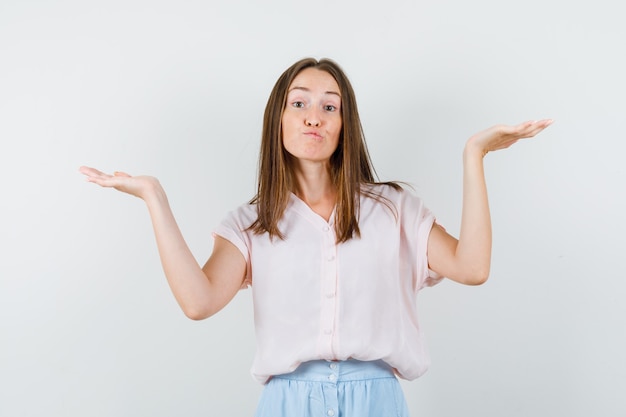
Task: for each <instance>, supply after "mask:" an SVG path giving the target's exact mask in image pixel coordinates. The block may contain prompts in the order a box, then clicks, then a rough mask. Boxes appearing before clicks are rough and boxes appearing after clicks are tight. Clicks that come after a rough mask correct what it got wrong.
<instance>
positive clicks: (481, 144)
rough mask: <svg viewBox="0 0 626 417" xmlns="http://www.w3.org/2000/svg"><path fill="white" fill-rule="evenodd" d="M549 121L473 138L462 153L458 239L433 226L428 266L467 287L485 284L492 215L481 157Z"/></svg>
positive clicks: (529, 134) (533, 132) (495, 129)
mask: <svg viewBox="0 0 626 417" xmlns="http://www.w3.org/2000/svg"><path fill="white" fill-rule="evenodd" d="M551 123H552V120H541V121H538V122H526V123H522V124H519V125H517V126H502V125H500V126H494V127H491V128H489V129H487V130H484V131H482V132H480V133H477V134H476V135H474V136H472V137H471V138H470V139H469V140H468V141H467V143H466V145H465V150H464V152H463V210H462V214H461V230H460V233H459V239H458V240H457V239H456V238H454V237H453V236H451V235H449V234H448V233H447V232H446V231H445V230H444V229H443V228H442V227H440V226H438V225H434V226H433V228H432V230H431V233H430V236H429V238H428V263H429V267H430V268H431V269H432V270H433V271H435V272H437V273H440V274H442V275H444V276H446V277H448V278H450V279H452V280H454V281H457V282H460V283H462V284H467V285H478V284H482V283H484V282H485V281H486V280H487V278H488V276H489V269H490V266H491V216H490V214H489V203H488V199H487V186H486V184H485V174H484V169H483V157H484V156H485V155H486V154H487V153H488V152H491V151H496V150H499V149H505V148H508V147H509V146H511V145H513V144H514V143H515V142H517V141H518V140H520V139H523V138H531V137H533V136H535V135H536V134H538V133H539V132H541V131H542V130H543V129H545V128H546V127H548V126H549V125H550V124H551Z"/></svg>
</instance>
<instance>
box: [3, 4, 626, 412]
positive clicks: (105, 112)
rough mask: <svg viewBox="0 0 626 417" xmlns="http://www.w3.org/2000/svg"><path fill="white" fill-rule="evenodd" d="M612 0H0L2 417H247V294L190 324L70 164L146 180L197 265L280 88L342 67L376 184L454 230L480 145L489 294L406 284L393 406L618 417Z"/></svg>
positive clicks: (617, 47) (109, 202)
mask: <svg viewBox="0 0 626 417" xmlns="http://www.w3.org/2000/svg"><path fill="white" fill-rule="evenodd" d="M617 6H618V2H617V1H609V0H599V1H593V2H566V1H563V0H561V1H533V0H530V1H524V2H522V1H518V2H503V1H495V0H491V1H490V0H477V1H472V2H466V1H462V0H448V1H441V0H437V1H436V0H424V1H419V2H418V1H414V2H411V1H401V0H390V1H385V2H364V1H348V2H345V1H344V2H342V1H317V2H295V1H269V2H254V1H251V0H248V1H225V0H224V1H215V0H212V1H154V0H153V1H147V0H125V1H120V0H113V1H78V0H75V1H58V2H52V1H32V0H24V1H16V0H1V1H0V140H1V145H2V146H1V148H0V192H1V194H0V415H2V416H6V417H14V416H42V415H47V416H182V415H185V416H214V415H225V416H250V415H252V413H253V410H254V409H255V405H256V401H257V399H258V395H259V393H260V391H261V386H260V385H258V384H257V383H256V382H255V381H253V380H252V377H251V376H250V375H249V367H250V364H251V361H252V356H253V353H254V335H253V325H252V306H251V297H250V291H244V292H241V293H240V294H239V295H238V296H237V297H236V298H235V300H234V301H233V302H232V303H231V304H230V305H228V306H227V307H226V308H225V309H224V310H223V311H222V312H220V313H219V314H218V315H216V316H215V317H213V318H211V319H209V320H206V321H201V322H193V321H190V320H188V319H186V318H185V317H184V315H183V314H182V312H181V311H180V309H179V308H178V306H177V305H176V303H175V301H174V299H173V297H172V296H171V294H170V292H169V289H168V287H167V283H166V281H165V278H164V277H163V273H162V271H161V268H160V264H159V259H158V255H157V252H156V245H155V244H154V240H153V236H152V230H151V226H150V222H149V218H148V215H147V211H146V209H145V205H144V204H143V203H142V202H141V201H140V200H138V199H135V198H133V197H129V196H127V195H123V194H120V193H117V192H116V191H114V190H105V189H100V188H99V187H97V186H95V185H93V184H88V183H85V182H84V180H83V178H82V176H81V175H80V174H78V172H77V169H78V167H79V166H80V165H91V166H95V167H98V168H100V169H103V170H106V171H108V172H110V171H113V170H125V171H127V172H129V173H131V174H139V173H145V174H152V175H155V176H157V177H158V178H159V179H160V180H161V182H162V184H163V185H164V187H165V189H166V190H167V191H168V195H169V198H170V203H171V205H172V207H173V210H174V212H175V214H176V216H177V219H178V221H179V224H180V227H181V229H182V230H183V233H184V235H185V236H186V238H187V241H188V243H189V245H190V247H191V248H192V251H193V252H194V254H195V255H196V257H197V258H198V261H199V262H201V263H203V262H204V261H205V259H206V257H207V256H208V255H209V253H210V251H211V246H212V238H211V230H212V229H213V227H215V226H216V225H217V223H218V222H219V221H220V220H221V219H222V218H223V217H224V215H225V214H226V213H227V211H229V210H231V209H233V208H235V207H236V206H237V205H239V204H241V203H243V202H245V201H247V200H248V199H249V198H250V197H252V195H253V193H254V190H255V180H256V162H257V152H258V147H259V137H260V130H261V119H262V112H263V109H264V106H265V101H266V99H267V97H268V94H269V91H270V89H271V87H272V86H273V84H274V82H275V80H276V78H277V77H278V76H279V75H280V73H281V72H282V71H283V70H284V69H285V68H287V67H288V66H289V65H291V64H292V63H293V62H294V61H296V60H298V59H300V58H302V57H305V56H314V57H316V58H321V57H330V58H333V59H335V60H336V61H337V62H339V63H340V64H341V65H342V66H343V68H344V69H345V70H346V72H347V73H348V75H349V77H350V78H351V80H352V82H353V85H354V87H355V90H356V92H357V98H358V100H359V105H360V111H361V117H362V120H363V124H364V128H365V132H366V136H367V138H368V143H369V146H370V151H371V153H372V157H373V159H374V164H375V166H376V169H377V171H378V173H379V176H380V177H381V179H382V180H392V179H395V180H405V181H408V182H410V183H412V184H413V185H414V186H415V188H416V190H417V192H418V193H419V194H420V195H421V196H422V198H423V199H424V200H425V201H426V203H427V205H428V206H430V208H431V209H432V210H433V211H435V213H436V214H437V216H438V219H439V221H440V222H441V223H442V224H443V225H445V226H446V227H447V229H448V230H449V231H450V232H452V233H453V234H456V233H457V232H458V228H459V219H460V208H461V153H462V149H463V145H464V142H465V140H466V138H467V137H469V136H470V135H471V134H472V133H474V132H476V131H478V130H482V129H483V128H486V127H488V126H490V125H493V124H496V123H508V124H513V123H518V122H522V121H524V120H527V119H538V118H544V117H550V118H554V119H555V120H556V121H555V123H554V125H553V126H551V127H550V128H549V129H548V130H546V131H545V132H543V133H542V134H541V135H540V136H539V137H537V138H536V139H533V140H529V141H525V142H523V143H520V144H518V145H516V146H514V147H513V148H511V149H509V150H507V151H502V152H498V153H495V154H490V155H488V156H487V159H486V171H487V176H488V185H489V192H490V201H491V206H492V215H493V223H494V250H493V264H492V274H491V277H490V281H488V283H487V284H485V285H484V286H481V287H476V288H473V287H463V286H460V285H456V284H454V283H452V282H445V283H443V284H441V285H439V286H438V287H435V288H433V289H427V290H425V291H423V292H422V293H421V294H420V301H421V308H420V310H421V311H420V314H421V317H422V324H423V326H424V328H425V331H426V333H427V342H428V345H429V347H430V351H431V353H432V367H431V369H430V371H429V372H428V373H427V374H426V375H425V376H423V377H422V378H420V379H419V380H417V381H413V382H403V387H404V388H405V392H406V396H407V400H408V402H409V405H410V408H411V412H412V415H414V416H441V417H448V416H450V417H452V416H460V415H463V416H481V417H482V416H494V417H495V416H508V417H513V416H547V415H551V416H565V415H567V416H570V417H574V416H581V417H582V416H590V415H596V416H604V417H606V416H624V415H626V397H625V396H624V392H625V391H626V382H625V381H626V360H625V359H624V352H626V339H625V337H624V336H625V330H626V307H625V304H624V295H625V293H626V283H625V282H624V278H625V274H624V259H625V255H624V249H625V248H626V244H625V243H626V242H625V240H626V238H625V232H626V220H624V213H625V212H626V198H625V184H626V173H625V171H624V163H623V160H624V158H623V153H624V151H625V149H626V147H625V146H624V139H626V138H625V135H624V129H623V126H624V119H625V116H626V106H625V104H624V103H625V97H626V82H625V81H624V74H626V64H625V63H624V58H623V56H624V47H625V40H626V26H624V24H623V15H622V14H621V13H619V12H618V9H617Z"/></svg>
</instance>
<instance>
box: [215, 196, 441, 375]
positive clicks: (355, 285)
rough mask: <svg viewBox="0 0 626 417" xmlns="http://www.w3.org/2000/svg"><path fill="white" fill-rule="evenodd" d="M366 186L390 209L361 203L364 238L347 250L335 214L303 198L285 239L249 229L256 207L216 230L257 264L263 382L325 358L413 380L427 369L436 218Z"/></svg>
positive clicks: (284, 223)
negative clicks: (421, 314) (372, 365)
mask: <svg viewBox="0 0 626 417" xmlns="http://www.w3.org/2000/svg"><path fill="white" fill-rule="evenodd" d="M367 187H369V189H370V190H371V191H373V192H375V193H376V194H380V195H381V196H382V197H384V198H385V199H387V200H388V203H391V204H387V205H385V204H384V203H383V202H380V201H377V200H375V199H373V198H371V197H367V196H364V195H363V196H361V201H360V206H361V207H360V215H359V219H358V221H359V228H360V231H361V237H360V238H353V239H350V240H349V241H347V242H345V243H340V244H336V243H335V230H334V212H333V214H332V215H331V217H330V220H329V221H328V222H327V221H326V220H324V219H323V218H322V217H321V216H319V215H318V214H316V213H315V212H313V211H312V210H311V209H310V208H309V206H307V205H306V204H305V203H304V202H303V201H302V200H300V199H299V198H298V197H296V196H295V195H294V194H292V195H291V196H290V200H289V203H288V205H287V208H286V210H285V213H284V215H283V218H282V219H281V221H280V222H279V230H280V231H281V232H282V233H283V234H284V236H285V239H284V240H281V239H279V238H277V237H276V238H274V239H273V240H270V238H269V235H268V234H267V233H264V234H261V235H258V234H255V233H254V232H252V231H251V230H246V229H247V228H248V227H249V226H250V225H251V224H252V223H253V222H254V221H255V220H256V218H257V211H256V206H255V205H251V204H245V205H242V206H240V207H239V208H238V209H236V210H234V211H232V212H231V213H229V215H228V216H227V217H226V219H225V220H224V221H223V222H222V223H221V224H220V225H219V226H218V227H217V228H216V230H215V234H217V235H219V236H221V237H223V238H225V239H227V240H228V241H230V242H232V243H233V244H234V245H235V246H236V247H237V248H238V249H239V250H240V251H241V253H242V254H243V256H244V257H245V259H246V262H247V264H248V269H247V276H246V281H247V283H249V284H251V288H252V296H253V302H254V321H255V329H256V340H257V351H256V356H255V359H254V362H253V365H252V370H251V372H252V375H253V376H254V377H255V378H256V379H257V380H258V381H259V382H261V383H265V382H267V380H268V379H269V378H270V377H271V376H272V375H279V374H284V373H288V372H291V371H293V370H295V369H296V368H297V367H298V365H300V364H301V363H302V362H306V361H310V360H317V359H327V360H346V359H348V358H353V359H357V360H364V361H369V360H378V359H382V360H384V361H385V362H387V363H388V364H389V365H390V366H391V367H392V368H394V369H395V371H396V373H397V374H398V376H400V377H402V378H405V379H409V380H411V379H415V378H417V377H419V376H420V375H422V374H423V373H424V372H425V371H426V369H427V368H428V365H429V358H428V354H427V352H426V349H425V346H424V342H423V337H422V332H421V330H420V327H419V324H418V320H417V306H416V302H417V292H418V291H419V290H420V289H421V288H423V287H425V286H430V285H434V284H436V283H437V282H439V281H440V280H441V277H438V276H436V275H435V274H434V273H432V271H429V269H428V261H427V258H426V248H427V241H428V235H429V233H430V230H431V228H432V226H433V222H434V221H435V218H434V216H433V214H432V213H431V212H430V211H429V210H428V209H427V208H426V207H425V206H424V205H423V203H422V201H421V200H420V199H419V198H418V197H417V196H416V195H415V194H414V193H413V192H411V191H409V190H398V191H397V190H394V189H393V188H392V187H390V186H387V185H374V186H367ZM388 205H391V206H392V208H389V207H388Z"/></svg>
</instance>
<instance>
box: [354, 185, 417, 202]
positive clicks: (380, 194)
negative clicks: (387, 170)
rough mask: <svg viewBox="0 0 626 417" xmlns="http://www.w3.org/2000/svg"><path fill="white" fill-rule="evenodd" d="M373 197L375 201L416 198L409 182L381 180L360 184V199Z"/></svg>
mask: <svg viewBox="0 0 626 417" xmlns="http://www.w3.org/2000/svg"><path fill="white" fill-rule="evenodd" d="M364 198H365V199H368V198H369V199H373V200H376V201H380V200H386V201H389V202H400V201H402V200H403V199H405V198H417V195H416V194H415V191H414V190H413V189H412V188H411V186H410V185H409V184H406V183H401V182H383V183H376V184H363V185H362V186H361V199H362V200H363V199H364Z"/></svg>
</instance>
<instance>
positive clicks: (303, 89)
mask: <svg viewBox="0 0 626 417" xmlns="http://www.w3.org/2000/svg"><path fill="white" fill-rule="evenodd" d="M293 90H302V91H306V92H311V90H310V89H308V88H306V87H299V86H295V87H291V88H290V89H289V91H288V93H291V92H292V91H293ZM324 94H334V95H336V96H337V97H339V98H341V94H339V93H338V92H336V91H326V92H324Z"/></svg>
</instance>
